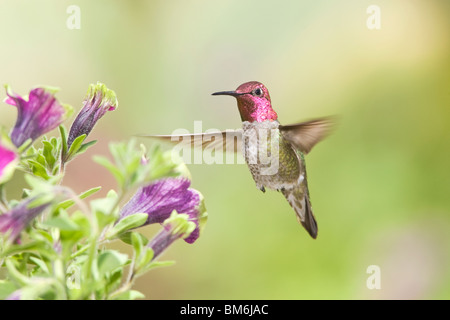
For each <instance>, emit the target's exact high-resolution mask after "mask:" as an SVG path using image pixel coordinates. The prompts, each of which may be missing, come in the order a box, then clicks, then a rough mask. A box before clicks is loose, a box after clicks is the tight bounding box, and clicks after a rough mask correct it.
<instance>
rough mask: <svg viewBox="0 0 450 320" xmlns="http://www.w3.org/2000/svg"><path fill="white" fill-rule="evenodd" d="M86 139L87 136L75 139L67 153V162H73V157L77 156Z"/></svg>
mask: <svg viewBox="0 0 450 320" xmlns="http://www.w3.org/2000/svg"><path fill="white" fill-rule="evenodd" d="M86 137H87V135H86V134H82V135H81V136H78V137H76V138H75V140H73V142H72V144H71V145H70V149H69V152H68V153H67V161H69V160H71V159H72V158H73V156H75V155H76V154H77V152H78V150H80V148H81V145H82V144H83V142H84V140H85V139H86Z"/></svg>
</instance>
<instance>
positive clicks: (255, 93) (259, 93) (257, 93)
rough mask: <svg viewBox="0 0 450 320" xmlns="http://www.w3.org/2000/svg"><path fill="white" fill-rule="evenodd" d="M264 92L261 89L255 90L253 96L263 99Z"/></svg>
mask: <svg viewBox="0 0 450 320" xmlns="http://www.w3.org/2000/svg"><path fill="white" fill-rule="evenodd" d="M263 93H264V92H263V91H262V89H261V88H256V89H255V90H253V95H254V96H256V97H261V96H262V95H263Z"/></svg>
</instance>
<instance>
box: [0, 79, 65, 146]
mask: <svg viewBox="0 0 450 320" xmlns="http://www.w3.org/2000/svg"><path fill="white" fill-rule="evenodd" d="M54 93H55V90H50V89H48V88H36V89H33V90H31V91H30V94H29V96H28V98H23V97H21V96H19V95H17V94H15V93H13V92H12V91H11V89H10V87H9V86H6V94H7V95H8V97H7V98H6V99H5V102H6V103H8V104H10V105H13V106H15V107H17V121H16V124H15V126H14V128H13V129H12V131H11V141H12V142H13V143H14V145H15V146H16V147H20V146H21V145H22V144H23V143H24V142H25V141H27V140H28V139H31V140H32V141H34V140H36V139H37V138H39V137H40V136H41V135H43V134H45V133H47V132H49V131H51V130H53V129H55V128H56V127H58V126H59V125H60V124H61V123H62V122H63V121H64V120H65V118H67V116H68V114H69V113H70V111H71V107H70V106H67V105H62V104H60V103H59V102H58V100H57V99H56V98H55V96H54Z"/></svg>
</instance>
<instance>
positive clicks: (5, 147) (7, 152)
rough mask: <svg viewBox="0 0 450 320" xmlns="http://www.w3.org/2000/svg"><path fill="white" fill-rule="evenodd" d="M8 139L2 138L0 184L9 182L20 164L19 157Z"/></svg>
mask: <svg viewBox="0 0 450 320" xmlns="http://www.w3.org/2000/svg"><path fill="white" fill-rule="evenodd" d="M14 149H15V148H14V147H13V146H12V145H11V142H9V141H8V138H6V137H3V136H0V184H2V183H4V182H5V181H7V180H9V179H10V178H11V176H12V174H13V172H14V169H15V168H16V165H17V163H18V162H19V155H18V154H17V153H16V152H15V151H14Z"/></svg>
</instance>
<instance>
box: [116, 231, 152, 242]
mask: <svg viewBox="0 0 450 320" xmlns="http://www.w3.org/2000/svg"><path fill="white" fill-rule="evenodd" d="M133 233H135V234H136V235H137V236H138V237H140V238H141V240H140V241H141V242H142V243H143V244H144V245H147V243H148V239H147V238H146V237H144V236H143V235H142V234H140V233H139V232H131V231H128V232H125V233H121V234H119V236H118V238H119V239H120V240H122V241H123V242H125V243H126V244H129V245H132V240H131V235H132V234H133Z"/></svg>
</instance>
